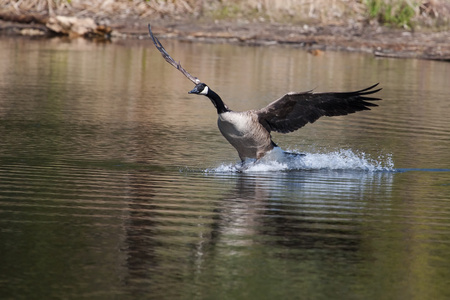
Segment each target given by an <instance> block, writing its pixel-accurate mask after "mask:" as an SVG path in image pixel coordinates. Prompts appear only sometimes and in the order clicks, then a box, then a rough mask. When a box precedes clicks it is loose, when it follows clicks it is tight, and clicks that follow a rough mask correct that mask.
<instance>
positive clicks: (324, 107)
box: [256, 83, 381, 133]
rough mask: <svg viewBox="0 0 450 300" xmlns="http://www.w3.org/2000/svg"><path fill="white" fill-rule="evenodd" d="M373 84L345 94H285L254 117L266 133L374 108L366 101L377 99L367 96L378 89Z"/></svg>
mask: <svg viewBox="0 0 450 300" xmlns="http://www.w3.org/2000/svg"><path fill="white" fill-rule="evenodd" d="M377 85H378V83H377V84H375V85H372V86H370V87H368V88H366V89H363V90H359V91H355V92H347V93H317V94H316V93H313V92H311V91H309V92H304V93H289V94H286V95H284V96H283V97H281V98H280V99H278V100H275V101H274V102H272V103H270V104H269V105H267V106H266V107H264V108H262V109H260V110H257V111H256V114H257V115H258V118H259V122H260V123H261V124H262V125H263V126H264V127H265V128H266V129H267V130H268V131H269V132H270V131H277V132H281V133H287V132H292V131H295V130H297V129H299V128H301V127H303V126H305V125H306V124H307V123H314V122H315V121H316V120H317V119H319V118H320V117H322V116H328V117H332V116H342V115H347V114H351V113H354V112H357V111H361V110H370V108H369V107H370V106H378V105H377V104H374V103H372V102H369V101H375V100H381V99H380V98H373V97H367V95H370V94H374V93H376V92H378V91H379V90H381V89H376V90H374V88H375V87H376V86H377Z"/></svg>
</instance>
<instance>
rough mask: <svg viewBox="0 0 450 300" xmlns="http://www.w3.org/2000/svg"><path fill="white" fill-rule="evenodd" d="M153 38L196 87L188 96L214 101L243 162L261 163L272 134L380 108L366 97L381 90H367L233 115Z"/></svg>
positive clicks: (298, 97) (285, 101) (288, 100)
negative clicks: (252, 160)
mask: <svg viewBox="0 0 450 300" xmlns="http://www.w3.org/2000/svg"><path fill="white" fill-rule="evenodd" d="M148 30H149V33H150V37H151V38H152V40H153V43H154V44H155V46H156V48H157V49H158V50H159V52H161V54H162V56H163V57H164V59H165V60H166V61H167V62H168V63H169V64H171V65H172V66H174V67H175V68H177V70H179V71H180V72H181V73H183V75H184V76H186V77H187V78H188V79H189V80H191V81H192V82H193V83H194V84H195V87H194V88H193V89H192V90H191V91H190V92H189V94H197V95H204V96H206V97H208V98H209V100H211V102H212V103H213V104H214V106H215V107H216V109H217V114H218V115H219V118H218V121H217V125H218V127H219V130H220V132H221V133H222V135H223V136H224V137H225V138H226V139H227V141H228V142H229V143H230V144H231V145H232V146H233V147H234V148H236V150H237V152H238V154H239V157H240V158H241V160H242V161H244V160H246V159H260V158H262V157H263V156H264V155H265V154H266V153H267V152H268V151H270V150H272V149H273V148H274V147H277V145H276V144H275V143H274V142H273V141H272V138H271V135H270V132H271V131H276V132H281V133H288V132H293V131H295V130H297V129H299V128H301V127H303V126H305V125H306V124H307V123H314V122H315V121H316V120H317V119H319V118H320V117H322V116H328V117H332V116H342V115H347V114H350V113H354V112H357V111H361V110H370V108H369V106H378V105H376V104H374V103H371V102H367V101H375V100H381V99H379V98H372V97H367V96H366V95H370V94H374V93H376V92H378V91H380V90H381V89H375V90H374V88H375V87H376V86H377V85H378V83H377V84H375V85H372V86H370V87H368V88H365V89H362V90H359V91H354V92H344V93H313V92H312V91H307V92H302V93H288V94H286V95H284V96H282V97H281V98H279V99H277V100H275V101H274V102H272V103H270V104H269V105H267V106H266V107H264V108H262V109H259V110H248V111H244V112H236V111H232V110H230V109H229V108H228V106H227V105H226V104H225V103H224V102H223V101H222V99H221V98H220V96H219V95H217V93H215V92H214V91H213V90H212V89H211V88H210V87H209V86H207V85H206V84H205V83H203V82H201V81H200V79H198V78H197V77H194V76H192V75H191V74H189V73H188V72H187V71H186V70H185V69H183V68H182V67H181V65H180V63H177V62H176V61H175V60H174V59H173V58H172V57H171V56H170V55H169V53H167V51H166V49H164V47H163V46H162V45H161V42H160V41H159V40H158V39H157V38H156V37H155V36H154V35H153V33H152V30H151V27H150V24H149V25H148Z"/></svg>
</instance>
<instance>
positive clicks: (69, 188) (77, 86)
mask: <svg viewBox="0 0 450 300" xmlns="http://www.w3.org/2000/svg"><path fill="white" fill-rule="evenodd" d="M162 42H163V44H164V45H165V47H166V49H167V50H168V51H169V53H171V55H172V56H173V57H174V58H175V59H176V60H180V61H181V62H182V63H183V66H184V67H185V68H186V69H187V70H188V71H189V72H191V73H192V74H193V75H195V76H197V77H199V78H200V79H201V80H203V81H205V82H206V83H208V84H209V85H210V87H211V88H213V89H214V90H215V91H216V92H217V93H218V94H219V95H221V96H222V98H223V99H224V101H225V102H226V103H227V104H228V106H229V107H230V108H232V109H234V110H246V109H251V108H260V107H263V106H265V105H266V104H268V103H270V102H271V101H273V100H274V99H276V98H278V97H279V96H281V95H283V94H284V93H286V92H288V91H305V90H310V89H315V91H317V92H325V91H348V90H357V89H361V88H365V87H367V86H369V85H372V84H374V83H376V82H380V86H381V87H382V88H383V90H382V91H381V92H380V93H379V96H380V97H381V98H383V100H382V101H380V102H379V107H375V108H374V109H372V110H371V111H367V112H360V113H357V114H353V115H349V116H343V117H335V118H323V119H320V120H319V121H317V122H316V123H314V124H310V125H307V126H306V127H304V128H302V129H301V130H299V131H297V132H295V133H291V134H288V135H282V134H274V135H273V138H274V141H275V142H276V143H278V144H279V145H280V146H281V147H282V148H283V149H288V150H290V151H299V152H302V153H305V154H306V156H304V157H302V158H301V159H295V160H292V161H287V162H286V161H284V162H279V161H276V160H274V159H272V158H268V159H266V161H264V162H261V163H259V164H257V165H253V166H250V167H249V168H248V169H246V170H245V171H244V172H237V171H238V170H237V169H238V166H239V165H238V162H239V158H238V156H237V153H236V151H235V150H234V149H233V148H232V147H231V146H230V145H229V144H228V143H227V142H226V140H225V139H224V138H223V137H222V136H221V135H220V133H219V131H218V129H217V126H216V119H217V116H216V113H215V109H214V107H213V106H212V104H211V103H210V102H209V100H208V99H207V98H204V97H199V96H195V95H188V94H187V92H188V91H189V90H190V89H191V88H192V86H193V85H192V84H191V83H190V82H189V81H188V80H187V79H186V78H185V77H184V76H183V75H182V74H181V73H179V72H178V71H176V70H175V69H174V68H172V67H171V66H169V65H168V64H167V63H166V62H165V61H164V60H163V59H162V58H161V56H160V54H159V53H158V52H157V51H156V50H155V48H154V47H153V45H152V44H151V43H150V41H149V40H144V41H116V42H114V43H110V44H98V43H94V42H89V41H85V40H81V39H80V40H73V41H65V40H59V39H54V40H29V39H17V38H16V39H9V38H2V39H1V42H0V290H1V298H2V299H52V298H53V299H444V298H449V297H450V286H449V285H448V280H449V278H450V118H449V116H450V100H449V95H450V84H449V78H450V64H448V63H443V62H434V61H424V60H395V59H380V58H374V57H373V56H371V55H368V54H355V53H338V52H325V53H324V54H323V55H320V56H313V55H311V54H309V53H307V52H305V51H303V50H302V49H298V48H295V47H284V46H266V47H249V46H237V45H226V44H202V43H189V42H179V41H173V40H162ZM274 155H276V153H275V154H274Z"/></svg>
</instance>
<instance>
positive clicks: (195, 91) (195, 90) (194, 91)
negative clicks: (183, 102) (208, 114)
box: [188, 86, 201, 94]
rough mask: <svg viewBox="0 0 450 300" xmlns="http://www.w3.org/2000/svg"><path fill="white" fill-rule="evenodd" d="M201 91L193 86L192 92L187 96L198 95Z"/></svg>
mask: <svg viewBox="0 0 450 300" xmlns="http://www.w3.org/2000/svg"><path fill="white" fill-rule="evenodd" d="M200 92H201V91H199V90H198V88H197V86H195V87H194V88H193V89H192V91H189V92H188V94H200Z"/></svg>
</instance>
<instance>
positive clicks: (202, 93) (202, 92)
mask: <svg viewBox="0 0 450 300" xmlns="http://www.w3.org/2000/svg"><path fill="white" fill-rule="evenodd" d="M208 91H209V88H208V86H205V88H204V89H203V91H201V92H200V95H207V94H208Z"/></svg>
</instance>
